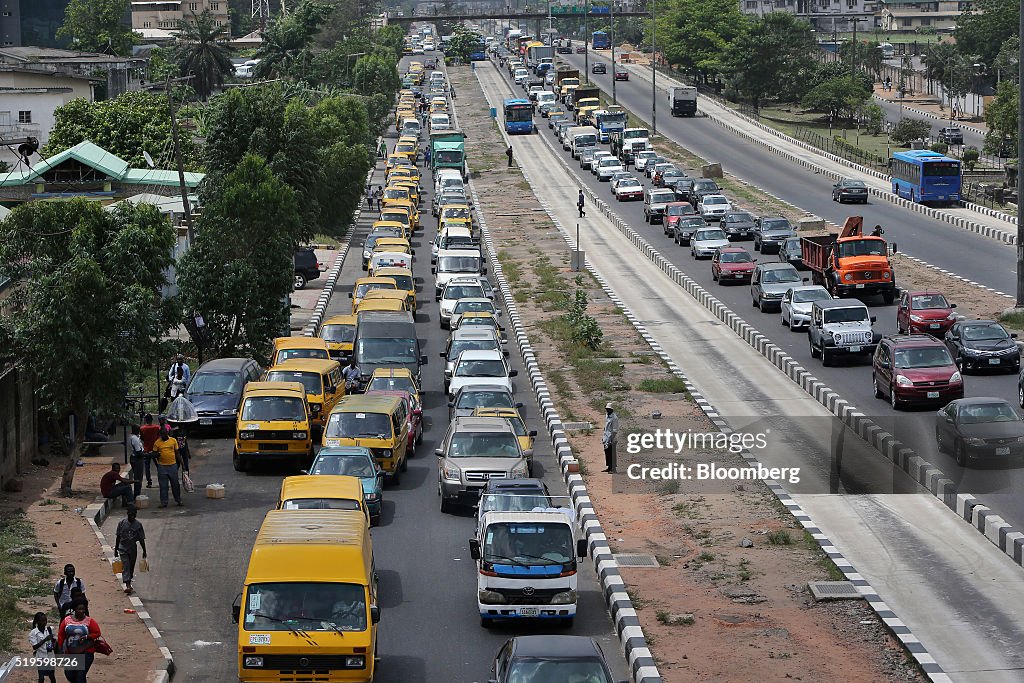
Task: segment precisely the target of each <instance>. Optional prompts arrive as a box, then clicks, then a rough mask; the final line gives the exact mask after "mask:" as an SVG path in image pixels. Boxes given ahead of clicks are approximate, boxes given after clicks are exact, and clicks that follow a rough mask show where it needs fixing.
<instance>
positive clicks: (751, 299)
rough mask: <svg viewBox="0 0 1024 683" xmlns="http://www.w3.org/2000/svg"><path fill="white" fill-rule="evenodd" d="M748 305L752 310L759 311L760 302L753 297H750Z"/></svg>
mask: <svg viewBox="0 0 1024 683" xmlns="http://www.w3.org/2000/svg"><path fill="white" fill-rule="evenodd" d="M750 305H751V306H753V307H754V308H756V309H758V310H760V308H761V302H760V301H758V300H757V299H756V298H755V297H753V296H751V297H750Z"/></svg>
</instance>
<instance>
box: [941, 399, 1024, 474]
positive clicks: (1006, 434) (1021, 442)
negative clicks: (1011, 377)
mask: <svg viewBox="0 0 1024 683" xmlns="http://www.w3.org/2000/svg"><path fill="white" fill-rule="evenodd" d="M935 442H936V444H937V446H938V448H939V450H940V451H951V452H952V453H953V457H954V458H955V459H956V463H957V464H958V465H960V466H961V467H968V466H970V465H972V464H975V463H977V464H999V463H1003V462H1007V461H1010V460H1019V459H1021V458H1022V457H1024V420H1021V417H1020V415H1018V414H1017V411H1016V410H1014V409H1013V406H1011V405H1010V404H1009V403H1007V402H1006V401H1004V400H1003V399H1001V398H991V397H975V398H960V399H957V400H955V401H950V402H949V404H948V405H946V407H945V408H943V409H942V410H940V411H939V412H938V413H936V415H935Z"/></svg>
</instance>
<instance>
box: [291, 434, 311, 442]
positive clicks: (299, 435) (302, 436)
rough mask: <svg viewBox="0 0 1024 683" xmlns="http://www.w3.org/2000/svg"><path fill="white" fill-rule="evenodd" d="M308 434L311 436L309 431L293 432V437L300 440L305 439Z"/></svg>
mask: <svg viewBox="0 0 1024 683" xmlns="http://www.w3.org/2000/svg"><path fill="white" fill-rule="evenodd" d="M307 436H309V432H292V438H293V439H297V440H299V441H303V440H305V438H306V437H307Z"/></svg>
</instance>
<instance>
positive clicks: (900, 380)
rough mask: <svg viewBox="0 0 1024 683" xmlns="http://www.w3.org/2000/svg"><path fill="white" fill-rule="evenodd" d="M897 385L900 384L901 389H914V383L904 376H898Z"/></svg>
mask: <svg viewBox="0 0 1024 683" xmlns="http://www.w3.org/2000/svg"><path fill="white" fill-rule="evenodd" d="M896 384H898V385H899V386H901V387H912V386H914V383H913V382H911V381H910V380H909V379H907V378H906V377H904V376H903V375H896Z"/></svg>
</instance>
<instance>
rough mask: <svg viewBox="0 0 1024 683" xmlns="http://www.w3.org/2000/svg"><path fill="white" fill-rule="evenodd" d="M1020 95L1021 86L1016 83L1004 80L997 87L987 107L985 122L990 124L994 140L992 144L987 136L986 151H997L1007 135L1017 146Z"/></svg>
mask: <svg viewBox="0 0 1024 683" xmlns="http://www.w3.org/2000/svg"><path fill="white" fill-rule="evenodd" d="M1018 95H1019V88H1018V87H1017V84H1016V83H1012V82H1010V81H1003V82H1002V83H1000V84H999V87H998V88H996V96H995V98H993V100H992V101H991V102H990V103H989V104H988V106H986V107H985V123H987V124H988V127H989V131H990V133H989V136H990V137H991V138H992V140H993V142H992V144H990V143H989V140H988V138H987V137H986V140H985V149H986V151H989V152H991V153H993V154H994V153H997V152H996V150H998V149H999V146H1000V145H1002V144H1003V140H1005V139H1006V138H1007V137H1008V138H1009V139H1010V140H1011V143H1012V147H1013V149H1016V148H1017V97H1018Z"/></svg>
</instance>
